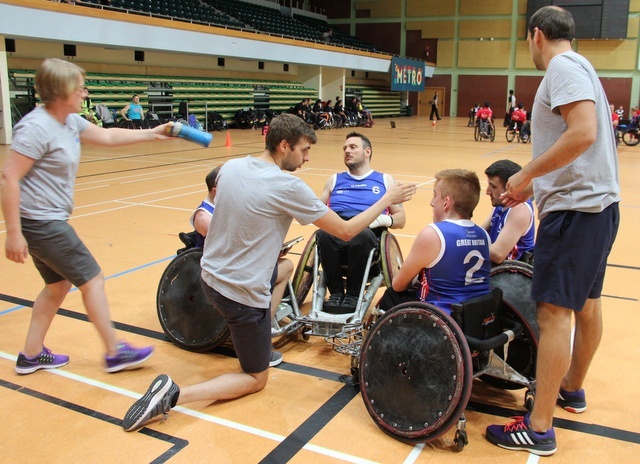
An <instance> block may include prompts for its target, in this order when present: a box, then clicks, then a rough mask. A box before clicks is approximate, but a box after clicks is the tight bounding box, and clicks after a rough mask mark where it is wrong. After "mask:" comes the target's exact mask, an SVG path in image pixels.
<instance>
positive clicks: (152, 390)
mask: <svg viewBox="0 0 640 464" xmlns="http://www.w3.org/2000/svg"><path fill="white" fill-rule="evenodd" d="M179 396H180V388H179V387H178V385H176V384H175V383H173V380H171V377H169V376H168V375H167V374H161V375H159V376H158V377H156V378H155V379H154V381H153V382H151V385H150V386H149V389H148V390H147V392H146V393H145V394H144V395H143V396H142V398H140V399H139V400H138V401H136V402H135V403H133V406H131V407H130V408H129V410H128V411H127V413H126V414H125V415H124V420H123V421H122V428H124V430H125V432H133V431H135V430H138V429H139V428H140V427H142V426H143V425H144V424H145V423H146V422H148V421H150V420H151V419H153V418H154V417H157V416H159V415H161V414H163V415H164V416H165V418H166V416H168V414H167V413H168V412H169V410H170V409H171V408H173V407H175V405H176V403H177V402H178V397H179Z"/></svg>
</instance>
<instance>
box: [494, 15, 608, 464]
mask: <svg viewBox="0 0 640 464" xmlns="http://www.w3.org/2000/svg"><path fill="white" fill-rule="evenodd" d="M574 31H575V25H574V22H573V18H572V17H571V14H570V13H569V12H568V11H566V10H564V9H562V8H559V7H556V6H548V7H543V8H541V9H540V10H538V11H537V12H536V13H535V14H534V15H533V16H532V17H531V19H530V22H529V25H528V41H529V49H530V51H531V57H532V59H533V62H534V63H535V65H536V68H538V69H539V70H546V75H545V77H544V79H543V80H542V82H541V83H540V87H539V88H538V92H537V93H536V97H535V101H534V106H533V120H532V125H533V127H534V128H535V133H536V138H535V139H534V141H533V161H531V162H530V163H529V164H527V165H526V166H525V167H524V168H523V169H522V170H521V171H520V172H518V173H516V174H514V175H513V176H511V178H510V179H509V181H508V182H507V185H506V193H505V194H504V195H505V205H506V206H514V205H517V204H519V203H522V202H523V201H525V200H526V199H527V198H529V197H531V195H532V194H533V196H534V198H535V201H536V203H537V207H538V211H539V219H540V226H539V228H538V237H537V241H536V262H535V272H534V275H533V283H532V290H531V295H532V298H533V299H534V300H535V301H536V302H537V308H538V324H539V326H540V340H539V346H538V359H537V367H536V372H537V377H536V381H537V386H536V398H535V404H534V407H533V411H532V412H531V414H527V415H525V416H524V417H523V418H520V419H518V420H516V421H515V422H512V423H509V424H507V425H506V426H500V425H492V426H490V427H488V428H487V435H486V436H487V439H488V440H489V441H490V442H492V443H494V444H496V445H498V446H501V447H503V448H507V449H512V450H525V451H529V452H531V453H534V454H538V455H551V454H553V453H555V451H556V439H555V433H554V430H553V426H552V423H553V413H554V409H555V406H556V404H558V405H559V406H561V407H563V408H564V409H566V410H568V411H570V412H574V413H581V412H583V411H584V410H585V409H586V406H587V403H586V399H585V392H584V390H583V382H584V380H585V377H586V375H587V370H588V368H589V365H590V363H591V360H592V359H593V356H594V354H595V352H596V350H597V348H598V344H599V343H600V339H601V337H602V316H601V301H600V295H601V291H602V285H603V280H604V274H605V267H606V264H607V258H608V255H609V252H610V251H611V247H612V245H613V242H614V240H615V236H616V233H617V230H618V223H619V210H618V202H619V201H620V196H619V193H620V187H619V183H618V163H617V153H616V143H615V136H614V133H613V128H612V126H611V115H610V113H609V103H608V101H607V98H606V96H605V94H604V90H603V89H602V85H601V84H600V81H599V79H598V76H597V75H596V73H595V71H594V69H593V67H592V66H591V64H590V63H589V62H588V61H587V60H586V59H584V58H583V57H582V56H580V55H578V54H577V53H575V52H573V51H572V49H571V42H572V40H573V37H574ZM572 314H573V315H574V316H575V319H576V324H575V327H576V328H575V338H574V343H573V351H572V349H571V321H572Z"/></svg>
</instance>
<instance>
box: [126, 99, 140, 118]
mask: <svg viewBox="0 0 640 464" xmlns="http://www.w3.org/2000/svg"><path fill="white" fill-rule="evenodd" d="M127 117H128V118H129V119H137V120H141V119H142V105H140V104H138V103H129V109H128V110H127Z"/></svg>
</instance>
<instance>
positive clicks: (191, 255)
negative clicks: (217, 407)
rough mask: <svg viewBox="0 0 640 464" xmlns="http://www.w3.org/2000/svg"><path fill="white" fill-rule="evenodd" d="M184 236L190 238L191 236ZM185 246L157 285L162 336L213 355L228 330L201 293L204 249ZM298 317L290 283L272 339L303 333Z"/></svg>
mask: <svg viewBox="0 0 640 464" xmlns="http://www.w3.org/2000/svg"><path fill="white" fill-rule="evenodd" d="M183 235H184V236H185V237H187V236H188V235H189V234H183ZM187 238H188V237H187ZM299 240H302V237H300V238H299V239H297V240H292V241H291V242H288V243H287V244H285V245H284V246H288V245H290V246H292V245H293V244H294V243H297V241H299ZM183 242H184V243H185V244H186V245H187V248H183V249H181V250H178V255H177V256H176V257H175V258H173V260H171V262H170V263H169V265H168V266H167V268H166V269H165V271H164V272H163V274H162V277H161V278H160V282H159V284H158V292H157V296H156V309H157V313H158V320H159V321H160V326H161V327H162V330H163V332H164V333H165V335H166V336H167V338H168V339H169V340H170V341H171V342H172V343H173V344H174V345H176V346H178V347H180V348H183V349H185V350H189V351H195V352H206V351H211V350H213V349H214V348H216V347H218V346H220V345H222V344H223V343H225V342H226V341H227V339H228V338H229V335H230V332H229V327H228V326H227V323H226V322H225V320H224V318H223V317H222V316H221V315H220V313H219V312H218V311H217V310H216V309H215V308H214V307H213V305H212V304H211V303H210V302H209V300H208V299H207V297H206V296H205V294H204V291H203V290H202V287H201V284H200V273H201V268H200V260H201V259H202V248H199V247H189V245H188V244H187V242H186V241H185V240H183ZM284 246H283V247H284ZM290 246H289V247H290ZM292 295H293V296H292ZM299 315H300V310H299V306H298V300H296V298H295V293H294V291H293V286H292V283H291V281H290V282H289V283H288V291H285V295H284V297H283V299H282V301H281V302H280V304H279V306H278V309H277V311H276V314H275V315H274V317H273V318H272V320H271V336H272V338H276V337H285V336H288V335H292V334H294V333H296V332H298V331H300V330H301V329H302V327H303V324H302V323H300V322H299V321H298V317H299Z"/></svg>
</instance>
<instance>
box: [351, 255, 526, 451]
mask: <svg viewBox="0 0 640 464" xmlns="http://www.w3.org/2000/svg"><path fill="white" fill-rule="evenodd" d="M531 275H532V267H531V266H528V265H526V264H523V263H519V262H506V263H504V264H503V265H501V266H497V267H495V268H494V269H493V270H492V272H491V286H492V290H491V293H489V294H487V295H484V296H481V297H478V298H474V299H471V300H469V301H466V302H463V303H462V304H458V305H454V307H453V309H452V314H451V316H450V315H448V314H446V313H445V312H444V311H443V310H442V309H440V308H438V307H436V306H434V305H431V304H429V303H422V302H409V303H403V304H400V305H398V306H396V307H394V308H392V309H391V310H389V311H387V312H385V313H382V315H381V316H379V318H378V319H377V321H375V322H374V323H372V324H371V325H370V326H369V327H367V328H366V330H365V333H364V335H363V337H362V338H361V340H354V342H353V343H354V347H353V348H354V349H353V350H352V357H353V358H355V359H356V362H353V361H352V375H353V377H354V382H357V383H358V384H359V387H360V391H361V393H362V399H363V402H364V404H365V407H366V409H367V412H368V413H369V415H370V416H371V417H372V419H373V420H374V422H375V423H376V425H377V426H378V427H379V428H380V429H381V430H382V431H384V432H385V433H386V434H388V435H390V436H392V437H393V438H396V439H398V440H400V441H403V442H406V443H410V444H415V443H424V442H429V441H432V440H434V439H436V438H438V437H440V436H442V435H443V434H444V433H446V432H447V431H448V430H449V429H450V428H451V427H453V426H454V425H457V429H456V433H455V438H454V442H455V444H456V447H457V450H458V451H461V450H462V449H463V448H464V446H465V445H467V444H468V437H467V433H466V430H465V426H466V419H465V417H464V410H465V408H466V406H467V403H468V401H469V396H470V394H471V388H472V382H473V379H474V378H476V377H478V378H480V379H481V380H482V381H484V382H485V383H487V384H489V385H492V386H494V387H497V388H502V389H519V388H523V387H526V388H527V391H526V393H525V399H524V406H525V407H526V408H527V409H529V410H530V409H531V408H532V407H533V401H534V394H535V380H533V379H534V377H535V359H536V354H537V343H538V342H537V340H538V332H537V326H536V325H535V304H533V302H531V301H530V297H529V296H528V294H527V290H528V289H530V277H531ZM525 295H526V296H525ZM508 298H511V299H512V300H511V301H510V300H508ZM514 304H515V305H514ZM531 305H533V307H534V312H533V313H530V312H529V309H530V306H531ZM516 306H517V307H516ZM521 309H522V310H521ZM356 344H359V350H357V349H355V348H358V347H357V346H355V345H356ZM353 358H352V359H353Z"/></svg>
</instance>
